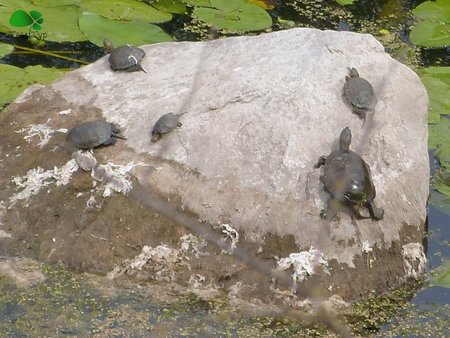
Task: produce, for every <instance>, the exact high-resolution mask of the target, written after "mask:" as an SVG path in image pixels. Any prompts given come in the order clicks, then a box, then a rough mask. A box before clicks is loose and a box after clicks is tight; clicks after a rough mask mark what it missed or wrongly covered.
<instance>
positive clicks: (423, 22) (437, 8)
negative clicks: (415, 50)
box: [410, 0, 450, 47]
mask: <svg viewBox="0 0 450 338" xmlns="http://www.w3.org/2000/svg"><path fill="white" fill-rule="evenodd" d="M412 12H413V14H414V16H415V17H416V18H417V20H418V21H419V22H418V23H417V24H416V25H415V26H414V27H413V28H412V30H411V34H410V39H411V41H412V42H413V43H414V44H416V45H420V46H425V47H439V46H446V45H450V2H449V1H448V0H436V1H426V2H424V3H422V4H420V5H419V6H417V7H416V8H415V9H413V11H412Z"/></svg>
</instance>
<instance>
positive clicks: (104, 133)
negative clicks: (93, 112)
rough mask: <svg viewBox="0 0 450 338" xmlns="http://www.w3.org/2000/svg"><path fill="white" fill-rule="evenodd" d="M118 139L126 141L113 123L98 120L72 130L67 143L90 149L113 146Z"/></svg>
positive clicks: (82, 124)
mask: <svg viewBox="0 0 450 338" xmlns="http://www.w3.org/2000/svg"><path fill="white" fill-rule="evenodd" d="M116 138H121V139H125V138H124V137H123V136H121V135H120V130H119V129H118V128H117V127H116V126H115V125H114V124H113V123H109V122H106V121H103V120H97V121H90V122H84V123H81V124H80V125H78V126H76V127H74V128H72V129H71V130H70V131H69V134H68V135H67V142H69V144H70V145H72V146H74V147H76V148H79V149H90V148H95V147H98V146H108V145H113V144H115V143H116Z"/></svg>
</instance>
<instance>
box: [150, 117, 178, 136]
mask: <svg viewBox="0 0 450 338" xmlns="http://www.w3.org/2000/svg"><path fill="white" fill-rule="evenodd" d="M178 119H179V115H177V114H173V113H168V114H165V115H163V116H161V117H160V118H159V120H158V121H156V123H155V125H154V126H153V130H152V134H167V133H168V132H170V131H172V130H173V129H175V128H176V127H177V126H178V125H179V122H178Z"/></svg>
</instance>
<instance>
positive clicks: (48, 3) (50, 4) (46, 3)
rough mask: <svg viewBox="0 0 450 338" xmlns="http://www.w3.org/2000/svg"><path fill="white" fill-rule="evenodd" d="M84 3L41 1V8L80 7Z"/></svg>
mask: <svg viewBox="0 0 450 338" xmlns="http://www.w3.org/2000/svg"><path fill="white" fill-rule="evenodd" d="M82 2H83V0H39V6H44V7H59V6H69V5H80V4H81V3H82ZM35 3H36V2H35Z"/></svg>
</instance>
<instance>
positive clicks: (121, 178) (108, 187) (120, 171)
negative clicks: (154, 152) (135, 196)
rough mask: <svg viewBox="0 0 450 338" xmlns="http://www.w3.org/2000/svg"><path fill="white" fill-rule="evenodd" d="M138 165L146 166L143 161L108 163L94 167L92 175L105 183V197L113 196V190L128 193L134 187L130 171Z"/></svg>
mask: <svg viewBox="0 0 450 338" xmlns="http://www.w3.org/2000/svg"><path fill="white" fill-rule="evenodd" d="M136 166H145V164H143V163H134V162H130V163H128V164H127V165H121V164H114V163H111V162H109V163H107V164H102V165H99V166H94V167H93V168H92V173H91V176H92V177H93V178H94V179H95V180H97V181H100V182H102V183H103V185H102V187H101V189H103V193H102V195H103V197H108V196H111V194H112V193H113V191H116V192H120V193H122V194H125V195H126V194H128V193H129V192H130V190H131V188H132V187H133V185H132V183H131V179H130V175H129V173H130V171H131V170H133V169H134V168H135V167H136Z"/></svg>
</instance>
